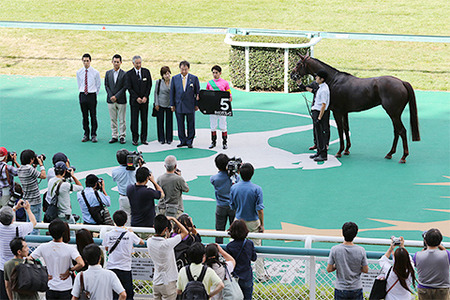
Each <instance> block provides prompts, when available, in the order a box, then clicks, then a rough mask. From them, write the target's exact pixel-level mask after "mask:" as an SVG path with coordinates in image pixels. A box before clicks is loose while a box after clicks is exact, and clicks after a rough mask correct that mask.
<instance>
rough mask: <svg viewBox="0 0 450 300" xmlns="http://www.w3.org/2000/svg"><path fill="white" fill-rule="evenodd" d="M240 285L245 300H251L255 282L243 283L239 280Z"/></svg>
mask: <svg viewBox="0 0 450 300" xmlns="http://www.w3.org/2000/svg"><path fill="white" fill-rule="evenodd" d="M238 284H239V287H240V288H241V290H242V294H244V300H251V299H252V294H253V280H249V281H243V280H241V279H239V280H238Z"/></svg>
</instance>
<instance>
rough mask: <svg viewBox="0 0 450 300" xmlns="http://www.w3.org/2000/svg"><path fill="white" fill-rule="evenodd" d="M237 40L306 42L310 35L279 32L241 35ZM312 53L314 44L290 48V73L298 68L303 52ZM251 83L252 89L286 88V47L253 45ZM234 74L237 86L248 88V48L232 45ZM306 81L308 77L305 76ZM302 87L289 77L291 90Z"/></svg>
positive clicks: (232, 72) (231, 65)
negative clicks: (311, 46) (265, 34)
mask: <svg viewBox="0 0 450 300" xmlns="http://www.w3.org/2000/svg"><path fill="white" fill-rule="evenodd" d="M233 40H234V41H240V42H241V41H245V42H259V43H290V44H303V43H307V42H309V39H307V38H290V37H276V36H245V35H237V36H234V37H233ZM306 54H310V48H299V49H289V73H290V72H291V71H292V70H293V69H294V67H295V65H296V63H297V62H298V60H299V59H300V55H306ZM249 66H250V73H249V83H250V90H251V91H284V49H281V48H260V47H250V49H249ZM230 77H231V82H232V83H233V86H234V87H235V88H240V89H245V48H244V47H239V46H231V49H230ZM303 80H304V81H305V82H304V83H305V84H306V83H307V82H306V80H307V79H306V78H305V79H303ZM296 91H298V85H297V83H295V82H294V81H292V80H291V79H289V92H296Z"/></svg>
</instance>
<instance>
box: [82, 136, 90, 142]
mask: <svg viewBox="0 0 450 300" xmlns="http://www.w3.org/2000/svg"><path fill="white" fill-rule="evenodd" d="M81 141H82V142H83V143H84V142H87V141H89V138H88V137H87V136H83V138H82V139H81Z"/></svg>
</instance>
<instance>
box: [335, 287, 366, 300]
mask: <svg viewBox="0 0 450 300" xmlns="http://www.w3.org/2000/svg"><path fill="white" fill-rule="evenodd" d="M334 299H335V300H363V299H364V298H363V291H362V289H358V290H338V289H335V290H334Z"/></svg>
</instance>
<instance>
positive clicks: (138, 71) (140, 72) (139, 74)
mask: <svg viewBox="0 0 450 300" xmlns="http://www.w3.org/2000/svg"><path fill="white" fill-rule="evenodd" d="M134 71H135V72H136V75H137V76H139V79H142V68H140V69H139V70H138V69H136V68H134Z"/></svg>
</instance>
